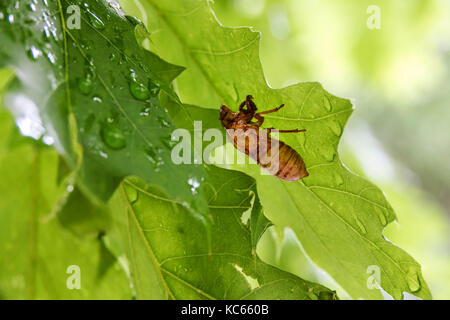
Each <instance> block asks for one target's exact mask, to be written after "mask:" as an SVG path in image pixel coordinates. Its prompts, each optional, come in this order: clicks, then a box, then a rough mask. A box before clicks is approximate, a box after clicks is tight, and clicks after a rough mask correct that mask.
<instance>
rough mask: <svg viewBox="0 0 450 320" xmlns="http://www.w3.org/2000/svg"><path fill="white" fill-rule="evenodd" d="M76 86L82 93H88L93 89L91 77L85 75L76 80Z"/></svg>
mask: <svg viewBox="0 0 450 320" xmlns="http://www.w3.org/2000/svg"><path fill="white" fill-rule="evenodd" d="M78 88H79V89H80V91H81V93H82V94H84V95H88V94H90V93H91V92H92V90H93V89H94V82H93V81H92V77H91V76H87V77H85V78H83V79H80V80H78Z"/></svg>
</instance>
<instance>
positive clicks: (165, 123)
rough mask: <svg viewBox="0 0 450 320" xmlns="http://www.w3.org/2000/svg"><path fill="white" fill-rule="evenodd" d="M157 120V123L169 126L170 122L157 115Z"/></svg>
mask: <svg viewBox="0 0 450 320" xmlns="http://www.w3.org/2000/svg"><path fill="white" fill-rule="evenodd" d="M158 121H159V123H160V124H161V125H162V126H163V127H166V128H168V127H170V123H169V122H168V121H167V120H166V119H165V118H163V117H158Z"/></svg>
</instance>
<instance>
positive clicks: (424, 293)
mask: <svg viewBox="0 0 450 320" xmlns="http://www.w3.org/2000/svg"><path fill="white" fill-rule="evenodd" d="M124 3H125V4H126V8H127V10H129V12H133V13H134V14H139V11H138V10H137V9H136V8H137V7H134V9H133V6H132V4H131V2H129V1H124ZM141 7H143V8H144V9H145V15H146V16H147V17H148V24H149V30H150V31H153V30H158V32H157V33H155V34H154V35H152V42H153V43H154V47H155V50H157V51H156V52H157V53H158V54H159V55H160V56H162V57H164V58H165V59H167V60H168V61H170V62H172V63H176V64H179V65H184V66H185V67H187V70H186V72H184V73H183V74H182V75H181V76H180V77H179V78H178V79H177V88H178V90H179V94H180V97H181V99H182V100H183V101H184V102H186V103H190V104H197V105H202V106H205V107H208V108H213V109H215V110H217V111H216V117H218V108H219V106H220V104H222V103H223V104H226V105H228V106H229V107H231V108H232V109H234V110H236V109H237V106H238V104H239V103H240V102H241V101H242V100H243V99H244V98H245V96H246V95H248V94H251V95H252V96H253V97H254V98H255V102H256V104H257V106H258V107H259V109H260V110H261V111H264V110H269V109H272V108H274V107H277V106H279V105H281V104H283V103H284V104H285V105H286V106H285V107H284V108H283V109H282V110H280V111H279V112H278V113H274V114H271V115H267V116H266V117H265V118H266V121H265V123H264V127H275V128H278V129H294V128H301V129H307V132H306V133H305V134H303V133H299V134H281V137H280V138H281V140H283V141H284V142H286V143H287V144H288V145H290V146H291V147H293V148H294V149H295V150H296V151H297V152H299V153H300V154H301V155H302V157H303V158H304V160H305V163H306V165H307V168H308V171H309V172H310V176H309V177H308V178H306V179H304V180H302V181H297V182H284V181H281V180H278V179H276V178H274V177H271V176H265V175H261V174H260V170H259V168H258V167H256V166H255V165H247V166H245V167H244V168H242V167H240V168H238V167H236V166H234V168H235V169H239V170H241V171H243V172H246V173H248V174H250V175H251V176H252V177H254V178H255V179H256V182H257V190H258V195H259V197H260V199H261V203H262V205H263V207H264V212H265V214H266V216H267V217H268V218H269V220H270V221H271V222H273V223H274V224H275V225H276V226H279V227H289V228H291V229H293V230H294V232H295V233H296V235H297V237H298V238H299V240H300V242H301V244H302V246H303V248H304V249H305V251H306V253H307V254H308V255H309V257H310V258H311V259H312V260H313V261H314V263H315V264H317V265H318V266H319V267H321V268H323V269H324V270H325V271H326V272H328V273H329V274H330V275H331V276H332V277H333V278H334V279H335V280H336V281H337V282H338V283H339V284H340V285H341V286H342V287H343V288H344V289H345V290H346V291H347V292H348V293H349V294H350V296H351V297H353V298H365V299H378V298H381V294H380V292H379V291H378V290H371V289H370V288H369V287H368V285H367V281H368V278H369V276H371V274H369V273H368V272H369V271H370V270H371V269H370V268H371V266H376V267H379V268H380V271H381V286H382V288H383V289H384V290H385V291H386V292H388V293H389V294H390V295H392V296H393V297H395V298H396V299H400V298H401V297H402V293H403V292H410V293H413V294H414V295H416V296H418V297H422V298H427V299H428V298H431V294H430V291H429V289H428V287H427V285H426V283H425V281H424V279H423V277H422V275H421V271H420V268H421V267H420V265H419V264H418V263H417V262H416V261H415V260H414V259H413V258H411V257H410V256H409V255H408V254H407V253H406V252H404V251H403V250H401V249H400V248H398V247H396V246H395V245H393V244H392V243H390V242H389V241H387V240H386V239H385V238H384V237H383V234H382V231H383V229H384V227H385V226H386V225H387V224H388V223H390V222H392V221H393V220H394V219H395V214H394V212H393V210H392V208H391V206H390V205H389V204H388V202H387V200H386V198H385V196H384V195H383V193H382V192H381V191H380V190H379V189H378V188H377V187H376V186H374V185H373V184H371V183H370V182H368V181H366V180H364V179H362V178H360V177H358V176H356V175H354V174H353V173H351V172H350V171H348V170H347V169H346V167H345V166H344V165H343V164H342V162H341V161H340V159H339V156H338V154H337V146H338V143H339V139H340V137H341V135H342V132H343V129H344V126H345V124H346V122H347V120H348V118H349V116H350V114H351V113H352V111H353V108H352V104H351V103H350V101H348V100H346V99H341V98H338V97H335V96H333V95H331V94H330V93H328V92H326V91H325V90H324V89H323V88H322V86H321V85H320V84H319V83H316V82H311V83H301V84H297V85H293V86H289V87H286V88H283V89H272V88H270V87H269V86H268V85H267V82H266V79H265V78H264V74H263V71H262V67H261V63H260V60H259V52H258V49H259V39H260V34H259V33H257V32H253V31H251V30H250V29H249V28H227V27H223V26H221V25H220V24H219V23H218V22H217V20H216V18H215V16H214V15H213V12H212V11H211V9H210V8H209V2H208V1H203V0H193V1H181V0H178V1H164V2H162V1H155V0H147V1H141ZM133 10H134V11H133ZM198 88H202V90H201V91H199V90H198ZM205 112H206V113H207V114H206V113H205V115H204V117H203V118H205V119H207V118H208V117H210V116H209V115H210V111H209V110H208V111H205Z"/></svg>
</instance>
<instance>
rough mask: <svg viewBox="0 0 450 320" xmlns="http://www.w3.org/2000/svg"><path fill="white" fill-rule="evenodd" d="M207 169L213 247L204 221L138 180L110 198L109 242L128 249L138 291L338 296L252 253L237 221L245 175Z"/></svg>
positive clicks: (246, 193)
mask: <svg viewBox="0 0 450 320" xmlns="http://www.w3.org/2000/svg"><path fill="white" fill-rule="evenodd" d="M208 174H209V177H210V180H208V186H209V188H208V189H209V192H208V199H209V202H208V203H209V208H210V211H211V214H212V217H213V221H214V222H213V224H212V252H211V253H209V252H208V245H207V237H206V234H205V233H204V232H203V227H202V225H201V224H200V223H199V222H198V221H197V220H195V219H193V217H192V216H190V215H189V214H188V213H187V212H186V209H185V208H184V207H183V206H181V205H180V203H179V202H176V201H173V200H171V199H168V198H166V197H165V196H164V195H163V194H161V193H160V192H158V191H157V190H155V189H154V188H152V187H149V186H147V185H145V184H144V183H142V182H141V181H139V180H137V179H127V180H126V181H125V182H124V183H123V186H122V188H121V189H120V190H119V191H118V192H117V193H116V195H115V196H114V197H113V199H112V202H111V204H110V207H111V210H112V211H113V212H114V214H113V218H114V221H115V228H116V229H115V231H113V232H112V233H110V234H109V236H108V237H109V243H110V246H111V247H114V248H116V252H117V253H120V252H126V256H127V258H128V263H127V265H129V266H130V270H131V275H132V279H133V283H134V288H135V290H136V296H137V298H139V299H167V298H169V299H315V300H317V299H332V298H336V296H335V294H334V292H332V291H330V290H328V289H326V288H324V287H322V286H320V285H316V284H313V283H310V282H307V281H304V280H302V279H300V278H298V277H296V276H294V275H292V274H289V273H287V272H283V271H280V270H278V269H276V268H274V267H272V266H269V265H267V264H265V263H263V262H262V261H260V260H259V259H258V258H257V257H256V254H255V251H254V250H253V248H252V239H251V232H250V229H249V227H248V226H247V225H246V224H244V223H243V222H242V215H243V214H244V213H245V212H246V211H247V210H248V209H249V208H251V202H252V201H251V200H252V198H253V193H252V192H251V188H252V186H253V184H254V182H253V181H252V179H251V178H249V177H247V176H245V175H243V174H240V173H237V172H231V171H228V170H223V169H218V168H214V167H210V168H209V169H208ZM242 187H244V189H241V188H242ZM236 188H239V190H237V189H236ZM123 244H126V245H125V246H124V245H123Z"/></svg>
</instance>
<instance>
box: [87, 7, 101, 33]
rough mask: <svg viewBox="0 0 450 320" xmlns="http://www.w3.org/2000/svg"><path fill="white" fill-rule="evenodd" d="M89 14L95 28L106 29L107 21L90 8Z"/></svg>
mask: <svg viewBox="0 0 450 320" xmlns="http://www.w3.org/2000/svg"><path fill="white" fill-rule="evenodd" d="M87 12H88V15H89V21H90V23H91V24H92V26H93V27H94V28H95V29H98V30H103V29H105V23H104V22H103V21H102V20H101V19H100V18H99V17H97V16H96V15H95V14H94V13H93V12H91V11H90V10H89V9H88V10H87Z"/></svg>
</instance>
